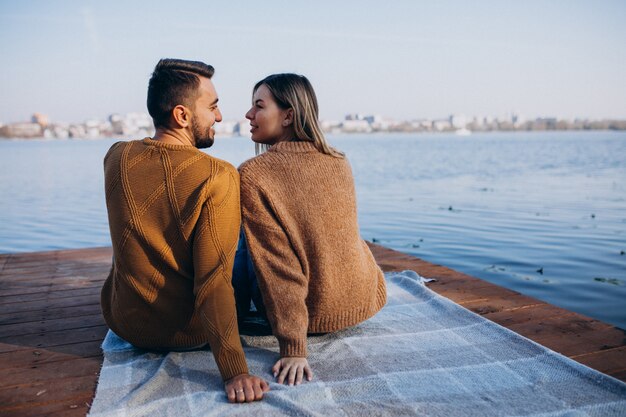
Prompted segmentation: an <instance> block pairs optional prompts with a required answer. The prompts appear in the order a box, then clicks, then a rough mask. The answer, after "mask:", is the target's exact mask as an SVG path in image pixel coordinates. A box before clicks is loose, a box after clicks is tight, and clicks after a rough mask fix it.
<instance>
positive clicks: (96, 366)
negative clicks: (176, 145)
mask: <svg viewBox="0 0 626 417" xmlns="http://www.w3.org/2000/svg"><path fill="white" fill-rule="evenodd" d="M371 248H372V251H373V253H374V256H375V257H376V259H377V261H378V263H379V265H380V266H381V268H382V269H383V270H385V271H393V270H404V269H412V270H415V271H416V272H418V273H419V274H420V275H423V276H425V277H429V278H436V279H437V281H436V282H433V283H430V284H429V287H430V288H431V289H432V290H434V291H436V292H438V293H439V294H441V295H444V296H445V297H448V298H450V299H451V300H453V301H455V302H457V303H458V304H461V305H462V306H464V307H466V308H468V309H470V310H472V311H474V312H476V313H478V314H481V315H483V316H484V317H486V318H488V319H490V320H493V321H494V322H496V323H499V324H501V325H503V326H505V327H507V328H509V329H511V330H513V331H515V332H517V333H519V334H522V335H524V336H526V337H528V338H530V339H532V340H534V341H536V342H538V343H540V344H542V345H544V346H547V347H548V348H550V349H552V350H555V351H557V352H560V353H562V354H564V355H566V356H569V357H570V358H572V359H574V360H576V361H578V362H580V363H583V364H585V365H587V366H590V367H592V368H594V369H597V370H599V371H601V372H604V373H606V374H608V375H612V376H614V377H615V378H618V379H621V380H622V381H626V333H625V332H624V330H621V329H618V328H615V327H613V326H610V325H608V324H605V323H602V322H600V321H598V320H593V319H591V318H588V317H585V316H582V315H580V314H576V313H572V312H570V311H567V310H564V309H561V308H558V307H555V306H552V305H550V304H546V303H544V302H541V301H538V300H536V299H533V298H530V297H526V296H524V295H521V294H519V293H517V292H515V291H511V290H507V289H505V288H502V287H499V286H496V285H493V284H490V283H488V282H486V281H482V280H480V279H477V278H474V277H471V276H468V275H465V274H462V273H459V272H456V271H453V270H451V269H449V268H446V267H443V266H439V265H433V264H431V263H428V262H425V261H422V260H420V259H417V258H415V257H412V256H410V255H406V254H402V253H400V252H397V251H393V250H391V249H387V248H384V247H382V246H378V245H374V244H372V245H371ZM110 265H111V249H110V248H93V249H78V250H64V251H53V252H37V253H24V254H9V255H0V415H1V416H84V415H85V414H86V413H87V412H88V410H89V406H90V404H91V401H92V399H93V396H94V393H95V388H96V383H97V379H98V372H99V370H100V366H101V364H102V352H101V350H100V343H101V342H102V339H103V338H104V335H105V334H106V331H107V328H106V326H105V324H104V321H103V319H102V315H101V313H100V306H99V300H100V298H99V296H100V287H101V285H102V282H103V281H104V279H105V278H106V276H107V274H108V271H109V268H110Z"/></svg>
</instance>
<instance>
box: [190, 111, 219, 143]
mask: <svg viewBox="0 0 626 417" xmlns="http://www.w3.org/2000/svg"><path fill="white" fill-rule="evenodd" d="M191 133H192V134H193V138H194V140H195V142H196V148H198V149H204V148H210V147H211V146H213V142H215V138H214V137H213V135H212V133H211V128H210V127H209V128H207V129H206V131H202V130H201V129H200V123H198V119H196V116H195V115H194V116H193V117H192V118H191Z"/></svg>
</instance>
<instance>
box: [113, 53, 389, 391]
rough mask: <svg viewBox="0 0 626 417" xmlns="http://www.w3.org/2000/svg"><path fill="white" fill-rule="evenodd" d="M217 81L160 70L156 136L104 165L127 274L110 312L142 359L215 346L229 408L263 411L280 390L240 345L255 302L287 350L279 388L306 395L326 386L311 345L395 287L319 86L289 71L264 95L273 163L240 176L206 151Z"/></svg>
mask: <svg viewBox="0 0 626 417" xmlns="http://www.w3.org/2000/svg"><path fill="white" fill-rule="evenodd" d="M212 76H213V67H211V66H210V65H206V64H204V63H201V62H195V61H184V60H177V59H163V60H161V61H159V63H158V64H157V66H156V68H155V69H154V72H153V74H152V77H151V79H150V82H149V85H148V101H147V103H148V111H149V113H150V115H151V116H152V119H153V121H154V125H155V128H156V133H155V135H154V138H146V139H143V140H137V141H129V142H118V143H116V144H114V145H113V146H112V147H111V149H110V150H109V152H108V153H107V155H106V157H105V159H104V171H105V192H106V203H107V210H108V216H109V226H110V231H111V241H112V245H113V265H112V268H111V272H110V274H109V277H108V278H107V280H106V282H105V284H104V287H103V289H102V297H101V302H102V311H103V314H104V318H105V320H106V322H107V324H108V326H109V327H110V328H111V330H112V331H113V332H115V333H116V334H117V335H118V336H120V337H121V338H123V339H124V340H126V341H128V342H130V343H131V344H132V345H134V346H136V347H138V348H143V349H150V350H159V351H170V350H172V351H184V350H193V349H201V348H204V347H207V346H208V347H210V349H211V351H212V352H213V356H214V358H215V361H216V363H217V366H218V368H219V370H220V373H221V377H222V379H223V380H224V383H225V391H226V395H227V397H228V400H229V401H231V402H249V401H254V400H259V399H261V398H262V397H263V393H264V392H266V391H268V390H269V385H268V383H267V382H266V381H265V380H264V379H262V378H259V377H257V376H253V375H249V374H248V367H247V364H246V359H245V356H244V352H243V349H242V346H241V341H240V338H239V330H238V318H239V320H241V319H243V318H244V317H245V316H246V314H248V313H249V309H250V305H251V301H252V302H253V303H254V305H255V308H256V310H257V311H258V312H259V313H260V314H261V315H263V316H265V317H266V318H267V321H268V323H269V325H270V327H271V329H272V333H273V334H274V336H276V338H277V340H278V344H279V346H280V358H279V360H278V361H277V362H276V364H275V365H274V366H273V368H272V373H273V375H274V377H275V378H277V382H278V383H279V384H282V383H284V382H285V383H288V384H289V385H293V384H295V385H298V384H299V383H301V382H302V380H303V378H304V379H307V380H311V379H312V378H313V372H312V370H311V367H310V366H309V363H308V362H307V334H309V333H327V332H334V331H337V330H340V329H343V328H346V327H348V326H353V325H355V324H357V323H360V322H362V321H364V320H366V319H368V318H370V317H371V316H373V315H374V314H375V313H376V312H378V311H379V310H380V309H381V308H382V307H383V305H384V304H385V301H386V289H385V281H384V277H383V273H382V271H381V270H380V269H379V268H378V266H377V265H376V262H375V260H374V257H373V256H372V254H371V252H370V250H369V249H368V247H367V246H366V244H365V242H364V241H363V240H362V239H361V237H360V234H359V229H358V225H357V209H356V198H355V191H354V180H353V177H352V173H351V169H350V166H349V164H348V162H347V160H346V159H345V157H344V155H343V154H342V153H341V152H339V151H338V150H336V149H334V148H332V147H331V146H329V145H328V143H327V142H326V140H325V138H324V135H323V134H322V132H321V129H320V127H319V122H318V107H317V100H316V98H315V93H314V91H313V88H312V87H311V84H310V83H309V81H308V80H307V79H306V78H305V77H303V76H301V75H296V74H276V75H270V76H268V77H267V78H265V79H263V80H261V81H259V82H258V83H257V84H256V85H255V86H254V89H253V96H252V107H251V108H250V110H249V111H248V113H246V118H247V119H249V120H250V126H251V130H250V132H251V133H252V140H253V141H254V142H255V143H256V144H257V149H259V148H261V149H263V150H265V152H263V153H261V154H260V155H258V156H256V157H254V158H252V159H249V160H248V161H246V162H244V163H243V164H242V165H241V166H240V167H239V170H238V171H237V169H235V168H234V167H233V166H232V165H230V164H229V163H227V162H225V161H222V160H219V159H217V158H214V157H212V156H209V155H207V154H206V153H204V152H201V151H199V150H198V149H199V148H207V147H210V146H211V145H212V144H213V141H214V134H215V131H214V130H213V128H212V126H213V125H214V124H215V123H216V122H220V121H221V120H222V115H221V113H220V110H219V107H218V96H217V93H216V90H215V87H214V85H213V83H212V81H211V77H212ZM257 153H258V152H257ZM313 365H314V364H313Z"/></svg>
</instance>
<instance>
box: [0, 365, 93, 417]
mask: <svg viewBox="0 0 626 417" xmlns="http://www.w3.org/2000/svg"><path fill="white" fill-rule="evenodd" d="M96 382H97V373H93V374H91V375H84V376H78V377H70V378H57V379H54V378H53V379H50V380H45V381H39V382H32V383H30V384H27V385H14V386H11V387H0V404H1V405H0V415H5V413H7V414H8V413H9V412H11V413H16V412H18V411H19V412H20V413H18V415H22V414H21V412H22V410H24V409H35V408H39V409H40V410H39V411H41V409H42V408H44V407H46V406H49V405H51V404H58V403H59V402H63V403H66V404H68V403H72V404H79V401H81V402H84V400H85V399H86V398H90V399H91V398H92V397H93V393H94V392H95V386H96ZM40 415H41V414H40Z"/></svg>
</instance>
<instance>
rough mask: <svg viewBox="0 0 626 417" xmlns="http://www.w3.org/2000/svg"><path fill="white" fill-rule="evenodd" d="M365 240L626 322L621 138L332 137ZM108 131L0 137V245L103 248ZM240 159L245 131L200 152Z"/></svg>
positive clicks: (625, 187) (625, 149)
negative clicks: (86, 137)
mask: <svg viewBox="0 0 626 417" xmlns="http://www.w3.org/2000/svg"><path fill="white" fill-rule="evenodd" d="M329 140H330V142H331V143H332V144H333V145H334V146H336V147H338V148H339V149H341V150H343V151H344V152H345V153H346V155H347V156H348V158H349V160H350V162H351V164H352V167H353V171H354V176H355V181H356V186H357V196H358V204H359V223H360V226H361V231H362V235H363V237H364V238H365V239H368V240H374V241H376V242H378V243H380V244H382V245H385V246H388V247H391V248H393V249H397V250H400V251H403V252H407V253H410V254H412V255H415V256H418V257H420V258H422V259H425V260H427V261H430V262H434V263H438V264H442V265H446V266H448V267H451V268H454V269H457V270H459V271H462V272H465V273H468V274H470V275H474V276H477V277H479V278H482V279H485V280H487V281H490V282H493V283H496V284H498V285H502V286H504V287H507V288H511V289H513V290H516V291H519V292H521V293H523V294H527V295H530V296H533V297H536V298H539V299H541V300H544V301H547V302H550V303H552V304H555V305H558V306H561V307H564V308H566V309H569V310H573V311H577V312H580V313H582V314H585V315H588V316H591V317H594V318H597V319H600V320H602V321H605V322H608V323H611V324H614V325H617V326H619V327H622V328H626V255H625V254H624V251H626V132H543V133H522V132H515V133H487V134H473V135H471V136H463V137H460V136H455V135H446V134H436V135H435V134H433V135H424V134H421V135H415V134H412V135H411V134H375V135H340V136H329ZM113 142H115V140H114V139H100V140H92V141H72V140H65V141H45V140H28V141H25V140H4V141H0V180H1V181H0V252H4V253H7V252H29V251H42V250H51V249H65V248H81V247H92V246H108V245H110V240H109V235H108V226H107V217H106V208H105V204H104V196H103V178H102V176H103V174H102V158H103V156H104V154H105V153H106V151H107V149H108V148H109V146H110V145H111V144H112V143H113ZM208 153H210V154H213V155H215V156H217V157H220V158H222V159H226V160H227V161H229V162H231V163H233V164H234V165H238V164H239V163H241V162H243V161H244V160H245V159H247V158H249V157H251V156H252V155H253V153H254V147H253V145H252V143H251V142H250V141H249V139H245V138H218V139H217V141H216V144H215V145H214V147H213V148H211V149H210V150H208Z"/></svg>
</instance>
